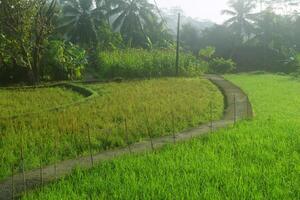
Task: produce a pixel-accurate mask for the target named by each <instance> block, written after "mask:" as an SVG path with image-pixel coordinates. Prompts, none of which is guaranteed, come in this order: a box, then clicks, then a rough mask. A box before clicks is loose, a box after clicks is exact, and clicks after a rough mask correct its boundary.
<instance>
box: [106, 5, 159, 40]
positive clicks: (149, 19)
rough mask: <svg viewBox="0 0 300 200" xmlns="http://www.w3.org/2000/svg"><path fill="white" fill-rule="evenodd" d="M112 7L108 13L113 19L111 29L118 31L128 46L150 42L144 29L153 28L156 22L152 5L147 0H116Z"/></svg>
mask: <svg viewBox="0 0 300 200" xmlns="http://www.w3.org/2000/svg"><path fill="white" fill-rule="evenodd" d="M114 5H116V6H115V7H114V8H113V9H112V10H111V12H110V15H111V16H113V17H114V18H115V20H114V21H113V23H112V26H113V29H114V30H118V31H120V33H121V34H122V36H123V38H124V40H125V41H127V42H128V43H129V44H132V45H135V46H139V45H144V44H145V43H147V42H150V39H149V36H148V34H147V31H146V28H145V27H150V26H153V24H154V22H155V21H156V20H157V17H156V14H155V12H154V9H155V7H154V5H152V4H150V3H149V2H148V1H147V0H117V1H114ZM150 43H151V42H150Z"/></svg>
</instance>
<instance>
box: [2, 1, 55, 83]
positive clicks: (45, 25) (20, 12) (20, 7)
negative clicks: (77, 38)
mask: <svg viewBox="0 0 300 200" xmlns="http://www.w3.org/2000/svg"><path fill="white" fill-rule="evenodd" d="M55 8H56V0H51V1H49V0H2V1H1V3H0V25H1V32H2V33H1V34H2V42H3V44H5V51H6V53H7V55H8V56H6V57H7V58H9V59H8V60H7V62H9V63H10V64H11V65H13V66H14V67H16V66H21V67H23V68H25V69H27V70H28V71H29V72H30V73H29V76H30V77H29V79H31V81H33V82H35V83H36V82H39V80H40V77H39V76H40V59H41V56H42V54H43V45H44V43H45V41H46V40H47V39H48V37H49V35H50V34H51V32H52V30H53V27H52V19H53V16H54V13H55Z"/></svg>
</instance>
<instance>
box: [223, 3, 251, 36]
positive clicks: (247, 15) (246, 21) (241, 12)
mask: <svg viewBox="0 0 300 200" xmlns="http://www.w3.org/2000/svg"><path fill="white" fill-rule="evenodd" d="M229 6H230V7H231V8H232V10H223V11H222V14H226V15H230V16H231V18H230V19H228V20H227V21H226V22H225V23H224V24H225V25H226V26H228V27H230V28H231V29H232V30H233V31H234V32H235V34H237V35H238V36H239V37H240V38H241V39H243V38H244V37H245V36H249V35H250V33H251V32H252V30H253V24H252V22H253V20H254V16H255V15H254V14H252V13H251V11H253V9H254V8H255V6H256V5H255V4H254V3H253V1H251V0H231V1H230V2H229Z"/></svg>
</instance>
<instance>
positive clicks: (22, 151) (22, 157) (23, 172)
mask: <svg viewBox="0 0 300 200" xmlns="http://www.w3.org/2000/svg"><path fill="white" fill-rule="evenodd" d="M23 148H24V147H23V136H22V141H21V147H20V152H21V162H22V175H23V186H24V191H25V194H26V191H27V186H26V176H25V159H24V149H23Z"/></svg>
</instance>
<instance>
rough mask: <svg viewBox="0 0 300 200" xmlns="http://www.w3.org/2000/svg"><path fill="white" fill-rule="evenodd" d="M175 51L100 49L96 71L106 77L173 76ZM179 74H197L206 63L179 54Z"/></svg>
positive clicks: (187, 55) (201, 71)
mask: <svg viewBox="0 0 300 200" xmlns="http://www.w3.org/2000/svg"><path fill="white" fill-rule="evenodd" d="M175 54H176V52H175V51H174V50H153V51H145V50H142V49H140V50H138V49H128V50H119V51H113V52H101V53H100V55H99V63H100V66H101V67H100V69H99V72H100V73H99V74H100V75H102V76H103V77H106V78H113V77H124V78H144V77H147V78H151V77H167V76H175V75H176V69H175V68H174V66H175V62H174V55H175ZM179 61H180V64H179V66H180V68H179V74H180V75H181V76H196V75H198V76H199V75H201V74H203V73H204V72H205V71H207V68H208V66H207V64H206V63H204V62H201V63H200V61H199V60H197V59H196V58H195V57H194V56H193V55H191V54H182V55H181V56H180V59H179Z"/></svg>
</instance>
